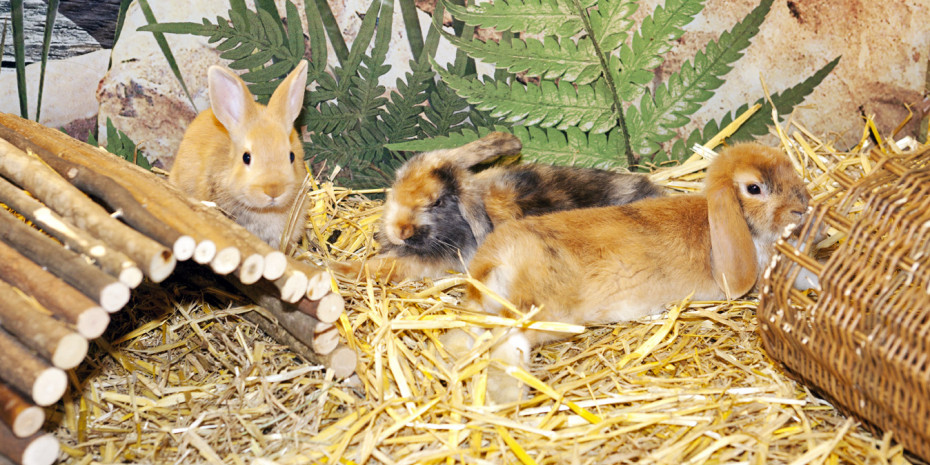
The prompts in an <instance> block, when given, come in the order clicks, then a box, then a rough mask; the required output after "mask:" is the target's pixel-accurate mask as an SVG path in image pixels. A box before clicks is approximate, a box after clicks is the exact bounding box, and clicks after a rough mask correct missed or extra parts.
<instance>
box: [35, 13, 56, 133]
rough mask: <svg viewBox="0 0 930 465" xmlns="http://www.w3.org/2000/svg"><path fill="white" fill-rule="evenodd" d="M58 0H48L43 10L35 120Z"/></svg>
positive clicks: (43, 85)
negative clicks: (42, 32) (43, 20)
mask: <svg viewBox="0 0 930 465" xmlns="http://www.w3.org/2000/svg"><path fill="white" fill-rule="evenodd" d="M58 3H59V0H48V9H46V10H45V34H44V35H43V36H42V65H41V67H40V69H39V92H38V96H37V97H36V122H38V121H39V114H40V112H41V111H42V91H43V90H44V89H45V65H46V64H48V51H49V48H51V46H52V28H53V27H55V16H56V15H57V14H58Z"/></svg>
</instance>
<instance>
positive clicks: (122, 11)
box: [107, 0, 132, 71]
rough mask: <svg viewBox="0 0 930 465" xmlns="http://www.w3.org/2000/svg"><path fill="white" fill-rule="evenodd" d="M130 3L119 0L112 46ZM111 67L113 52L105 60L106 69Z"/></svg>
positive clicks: (114, 44)
mask: <svg viewBox="0 0 930 465" xmlns="http://www.w3.org/2000/svg"><path fill="white" fill-rule="evenodd" d="M130 3H132V0H120V2H119V13H118V14H117V15H116V32H115V33H114V35H113V46H114V47H115V46H116V43H117V42H118V41H119V34H120V32H121V31H122V30H123V24H124V23H125V22H126V11H127V10H129V4H130ZM112 67H113V54H112V53H111V54H110V59H109V61H107V70H108V71H109V69H110V68H112Z"/></svg>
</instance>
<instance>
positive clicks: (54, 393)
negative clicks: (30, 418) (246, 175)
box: [32, 368, 68, 407]
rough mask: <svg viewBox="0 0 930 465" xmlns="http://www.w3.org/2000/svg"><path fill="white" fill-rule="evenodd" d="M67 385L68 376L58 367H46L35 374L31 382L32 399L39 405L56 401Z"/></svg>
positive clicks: (46, 404)
mask: <svg viewBox="0 0 930 465" xmlns="http://www.w3.org/2000/svg"><path fill="white" fill-rule="evenodd" d="M67 387H68V376H67V375H66V374H65V372H64V371H63V370H62V369H60V368H46V369H44V370H42V371H41V372H40V373H39V375H38V376H36V379H35V382H34V383H33V384H32V401H33V402H35V403H36V405H38V406H40V407H48V406H49V405H52V404H54V403H55V402H58V399H61V396H63V395H64V394H65V388H67Z"/></svg>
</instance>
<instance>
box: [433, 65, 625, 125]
mask: <svg viewBox="0 0 930 465" xmlns="http://www.w3.org/2000/svg"><path fill="white" fill-rule="evenodd" d="M437 72H438V73H439V75H440V76H441V77H442V79H443V81H445V82H446V83H447V84H449V86H450V87H452V88H453V89H455V91H456V93H458V94H459V95H460V96H461V97H463V98H464V99H465V100H467V101H468V102H469V103H473V104H475V108H477V109H479V110H484V111H489V112H490V114H491V115H492V116H496V117H506V120H507V121H511V122H514V121H523V122H524V124H525V125H527V126H531V125H539V126H540V127H556V128H558V129H565V128H567V127H570V126H577V127H579V128H581V129H582V130H584V131H591V132H594V133H600V132H606V131H608V130H610V129H611V128H612V127H614V126H616V124H617V119H616V113H615V112H614V110H613V101H612V99H611V98H610V97H609V94H610V92H609V90H608V89H607V86H606V84H605V82H604V81H603V80H597V81H595V82H594V83H592V84H588V85H579V86H577V88H576V87H575V86H572V84H571V83H569V82H568V81H559V83H558V84H556V83H553V82H551V81H546V80H544V81H542V82H540V84H539V85H535V84H526V85H523V84H512V85H508V84H506V83H503V82H499V81H494V80H493V79H491V78H486V79H485V80H484V82H482V81H479V80H478V79H467V78H461V77H458V76H455V75H453V74H451V73H447V72H444V71H443V70H441V69H439V70H437Z"/></svg>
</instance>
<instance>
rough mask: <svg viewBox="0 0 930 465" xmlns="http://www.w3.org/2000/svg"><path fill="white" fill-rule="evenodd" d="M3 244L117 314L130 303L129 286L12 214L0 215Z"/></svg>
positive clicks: (0, 232) (0, 233) (6, 212)
mask: <svg viewBox="0 0 930 465" xmlns="http://www.w3.org/2000/svg"><path fill="white" fill-rule="evenodd" d="M0 240H3V242H6V243H7V244H8V245H9V246H10V247H12V248H14V249H16V250H18V251H20V252H22V253H23V255H25V256H27V257H29V258H30V259H31V260H32V261H33V262H36V263H40V264H42V266H44V267H46V268H48V270H49V271H51V272H52V273H53V274H55V275H56V276H58V277H59V278H61V279H62V280H64V281H65V282H67V283H68V284H70V285H72V286H74V287H75V288H77V289H78V290H79V291H81V292H82V293H83V294H84V295H86V296H87V297H90V298H91V299H93V300H94V301H95V302H97V303H99V304H100V306H101V307H103V309H104V310H107V311H109V312H114V311H116V310H119V309H120V308H123V306H124V305H126V303H127V302H129V286H126V285H125V284H123V283H121V282H119V281H118V280H117V279H116V278H114V277H112V276H110V275H108V274H106V273H104V272H103V271H101V270H100V269H99V268H97V267H95V266H93V265H91V264H90V263H88V262H87V261H85V260H84V259H83V258H82V257H81V256H80V255H78V254H77V253H75V252H72V251H70V250H68V249H65V248H62V247H61V246H60V245H58V244H57V243H56V242H55V241H54V240H52V239H50V238H48V237H47V236H45V235H44V234H42V233H40V232H39V231H37V230H35V229H33V228H31V227H29V226H28V225H26V223H23V222H22V221H20V220H19V219H17V218H16V217H15V216H13V214H12V213H10V212H8V211H5V210H4V211H0Z"/></svg>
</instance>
